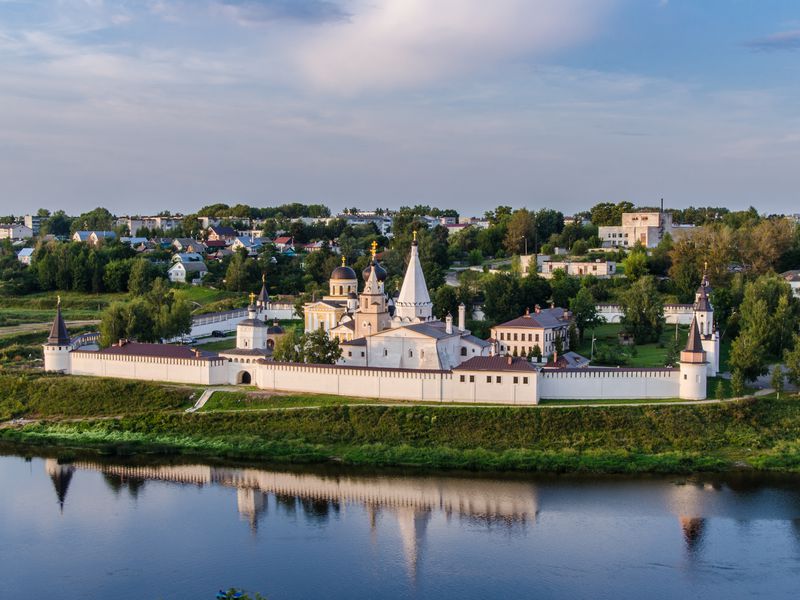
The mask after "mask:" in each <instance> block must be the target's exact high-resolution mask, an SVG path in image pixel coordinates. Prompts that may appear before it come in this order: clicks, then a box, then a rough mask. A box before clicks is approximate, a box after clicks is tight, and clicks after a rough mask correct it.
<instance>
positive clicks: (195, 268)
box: [167, 260, 208, 283]
mask: <svg viewBox="0 0 800 600" xmlns="http://www.w3.org/2000/svg"><path fill="white" fill-rule="evenodd" d="M207 273H208V267H206V264H205V263H204V262H203V261H202V260H200V261H187V262H181V261H180V260H177V261H175V262H174V263H173V264H172V266H171V267H170V268H169V270H168V271H167V276H168V277H169V280H170V281H171V282H173V283H194V282H195V281H199V280H201V279H203V277H205V276H206V274H207Z"/></svg>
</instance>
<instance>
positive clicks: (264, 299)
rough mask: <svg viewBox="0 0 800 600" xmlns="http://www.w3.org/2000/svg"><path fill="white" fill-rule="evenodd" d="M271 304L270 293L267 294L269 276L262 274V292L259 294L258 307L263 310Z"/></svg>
mask: <svg viewBox="0 0 800 600" xmlns="http://www.w3.org/2000/svg"><path fill="white" fill-rule="evenodd" d="M268 302H269V293H268V292H267V274H266V273H262V274H261V291H260V292H259V293H258V305H259V306H260V307H261V308H266V307H267V303H268Z"/></svg>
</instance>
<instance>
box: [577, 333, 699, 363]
mask: <svg viewBox="0 0 800 600" xmlns="http://www.w3.org/2000/svg"><path fill="white" fill-rule="evenodd" d="M620 331H622V325H620V324H619V323H604V324H602V325H600V326H599V327H596V328H595V329H594V330H593V331H591V330H590V331H587V332H586V335H585V337H584V340H583V342H581V343H580V344H579V346H578V350H576V352H577V353H578V354H581V355H583V356H586V357H587V358H588V357H590V356H591V352H592V333H594V335H595V337H596V338H597V340H596V342H595V348H596V347H597V345H598V344H600V345H608V346H614V345H617V344H618V337H617V336H618V334H619V333H620ZM688 335H689V328H688V327H687V326H685V325H682V326H679V327H678V342H679V344H680V346H681V347H683V346H684V345H685V344H686V339H687V337H688ZM674 339H675V325H666V326H665V328H664V331H663V333H662V334H661V339H660V341H659V342H657V343H650V344H638V345H636V346H635V348H636V350H635V356H633V355H630V356H629V358H628V360H627V362H626V365H627V366H630V367H663V366H664V362H665V358H666V356H667V352H668V347H669V344H670V343H671V342H672V341H673V340H674ZM625 350H626V352H629V353H630V350H631V348H626V349H625Z"/></svg>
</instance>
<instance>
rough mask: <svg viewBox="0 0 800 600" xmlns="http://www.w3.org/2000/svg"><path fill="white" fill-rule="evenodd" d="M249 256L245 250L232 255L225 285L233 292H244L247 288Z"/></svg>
mask: <svg viewBox="0 0 800 600" xmlns="http://www.w3.org/2000/svg"><path fill="white" fill-rule="evenodd" d="M246 261H247V256H246V255H245V253H244V252H237V253H236V254H234V255H233V256H232V257H231V262H230V263H228V270H227V271H226V272H225V287H226V288H227V289H228V290H230V291H232V292H242V291H244V290H246V289H247V285H248V283H249V282H248V277H247V265H246V264H245V263H246Z"/></svg>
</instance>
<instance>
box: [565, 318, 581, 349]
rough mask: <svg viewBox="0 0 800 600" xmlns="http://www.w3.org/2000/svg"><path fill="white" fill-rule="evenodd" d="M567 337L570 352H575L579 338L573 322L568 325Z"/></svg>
mask: <svg viewBox="0 0 800 600" xmlns="http://www.w3.org/2000/svg"><path fill="white" fill-rule="evenodd" d="M567 333H568V335H569V338H568V339H569V348H570V350H573V351H574V350H577V349H578V342H579V341H580V338H579V337H578V328H577V327H576V326H575V322H574V321H573V322H572V323H570V324H569V329H568V330H567Z"/></svg>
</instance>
